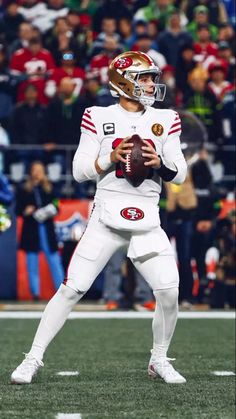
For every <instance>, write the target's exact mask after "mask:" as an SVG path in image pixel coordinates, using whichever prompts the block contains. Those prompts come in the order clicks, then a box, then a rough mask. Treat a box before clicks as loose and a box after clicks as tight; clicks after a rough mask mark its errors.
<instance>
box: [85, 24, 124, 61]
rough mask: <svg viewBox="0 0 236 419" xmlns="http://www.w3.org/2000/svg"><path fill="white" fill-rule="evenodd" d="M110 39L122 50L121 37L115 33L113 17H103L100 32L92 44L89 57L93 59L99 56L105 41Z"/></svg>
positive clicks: (115, 27)
mask: <svg viewBox="0 0 236 419" xmlns="http://www.w3.org/2000/svg"><path fill="white" fill-rule="evenodd" d="M110 38H112V39H114V41H115V42H116V44H117V45H118V48H120V49H121V48H122V46H121V36H120V35H119V34H118V33H117V24H116V19H115V18H113V17H104V18H103V19H102V31H101V32H100V33H99V35H98V36H97V37H96V39H95V41H94V43H93V44H92V48H91V50H90V51H89V56H90V57H93V56H95V55H98V54H100V53H101V52H102V51H103V48H104V43H105V41H106V39H110Z"/></svg>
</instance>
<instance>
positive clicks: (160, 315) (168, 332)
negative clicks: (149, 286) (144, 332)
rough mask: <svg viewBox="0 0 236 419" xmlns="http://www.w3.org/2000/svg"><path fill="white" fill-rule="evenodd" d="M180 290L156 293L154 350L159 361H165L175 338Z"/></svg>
mask: <svg viewBox="0 0 236 419" xmlns="http://www.w3.org/2000/svg"><path fill="white" fill-rule="evenodd" d="M178 294H179V291H178V288H177V287H176V288H169V289H166V290H159V291H154V295H155V298H156V310H155V313H154V318H153V322H152V331H153V349H154V351H155V355H156V357H157V358H158V359H160V360H163V359H165V358H166V356H167V351H168V348H169V345H170V342H171V338H172V336H173V333H174V330H175V326H176V322H177V316H178Z"/></svg>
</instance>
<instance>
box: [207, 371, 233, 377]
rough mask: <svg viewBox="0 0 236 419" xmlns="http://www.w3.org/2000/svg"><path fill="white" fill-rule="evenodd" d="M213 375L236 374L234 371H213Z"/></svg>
mask: <svg viewBox="0 0 236 419" xmlns="http://www.w3.org/2000/svg"><path fill="white" fill-rule="evenodd" d="M212 374H213V375H217V376H219V377H226V376H232V375H235V373H234V372H233V371H213V372H212Z"/></svg>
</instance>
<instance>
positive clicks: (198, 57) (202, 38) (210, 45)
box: [193, 23, 218, 69]
mask: <svg viewBox="0 0 236 419" xmlns="http://www.w3.org/2000/svg"><path fill="white" fill-rule="evenodd" d="M197 35H198V39H197V41H196V42H194V44H193V47H194V53H195V55H194V59H195V61H197V62H198V64H201V66H203V67H204V68H206V69H208V67H209V65H210V64H211V63H212V62H213V61H215V58H216V57H217V54H218V47H217V44H216V43H215V42H212V41H211V34H210V30H209V25H208V24H205V23H202V24H199V25H198V27H197Z"/></svg>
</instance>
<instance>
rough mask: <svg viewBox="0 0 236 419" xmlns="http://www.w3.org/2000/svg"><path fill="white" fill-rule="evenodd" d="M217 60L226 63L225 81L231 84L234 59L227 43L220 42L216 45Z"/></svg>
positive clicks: (233, 73) (233, 76)
mask: <svg viewBox="0 0 236 419" xmlns="http://www.w3.org/2000/svg"><path fill="white" fill-rule="evenodd" d="M218 58H219V59H220V60H224V61H225V62H226V63H227V67H228V71H227V80H229V81H230V82H233V81H234V78H235V64H236V59H235V56H234V55H233V51H232V48H230V44H229V43H228V42H227V41H220V42H219V43H218Z"/></svg>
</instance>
